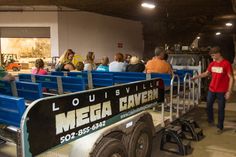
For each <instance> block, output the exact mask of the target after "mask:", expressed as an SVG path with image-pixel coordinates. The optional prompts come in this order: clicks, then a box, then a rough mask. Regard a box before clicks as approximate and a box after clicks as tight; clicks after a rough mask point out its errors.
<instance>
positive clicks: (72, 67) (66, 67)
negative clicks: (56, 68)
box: [61, 63, 75, 71]
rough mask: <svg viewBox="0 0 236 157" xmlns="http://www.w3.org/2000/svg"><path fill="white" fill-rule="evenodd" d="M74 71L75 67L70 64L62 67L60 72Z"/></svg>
mask: <svg viewBox="0 0 236 157" xmlns="http://www.w3.org/2000/svg"><path fill="white" fill-rule="evenodd" d="M72 70H75V66H74V64H72V63H67V64H65V65H64V66H63V67H62V70H61V71H72Z"/></svg>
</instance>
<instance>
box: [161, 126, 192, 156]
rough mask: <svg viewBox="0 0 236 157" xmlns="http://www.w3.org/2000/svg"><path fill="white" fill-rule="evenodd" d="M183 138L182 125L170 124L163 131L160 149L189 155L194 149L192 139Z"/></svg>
mask: <svg viewBox="0 0 236 157" xmlns="http://www.w3.org/2000/svg"><path fill="white" fill-rule="evenodd" d="M183 138H184V134H183V131H182V128H181V126H177V125H169V126H167V127H166V129H165V130H164V131H163V133H162V136H161V145H160V149H161V150H163V151H168V152H172V153H176V154H179V155H187V154H189V153H190V152H191V150H192V147H191V141H189V140H187V139H183Z"/></svg>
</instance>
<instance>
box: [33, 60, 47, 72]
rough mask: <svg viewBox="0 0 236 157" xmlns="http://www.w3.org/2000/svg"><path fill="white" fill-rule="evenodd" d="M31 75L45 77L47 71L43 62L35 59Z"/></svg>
mask: <svg viewBox="0 0 236 157" xmlns="http://www.w3.org/2000/svg"><path fill="white" fill-rule="evenodd" d="M32 74H38V75H47V74H48V73H47V71H46V70H45V69H44V62H43V60H42V59H36V61H35V69H33V70H32Z"/></svg>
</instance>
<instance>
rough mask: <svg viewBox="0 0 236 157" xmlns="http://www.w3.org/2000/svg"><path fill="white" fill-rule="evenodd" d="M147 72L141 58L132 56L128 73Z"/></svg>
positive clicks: (127, 69)
mask: <svg viewBox="0 0 236 157" xmlns="http://www.w3.org/2000/svg"><path fill="white" fill-rule="evenodd" d="M144 70H145V65H144V64H143V63H141V61H140V59H139V57H137V56H132V57H131V59H130V64H129V65H127V67H126V71H127V72H143V71H144Z"/></svg>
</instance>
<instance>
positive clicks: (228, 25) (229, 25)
mask: <svg viewBox="0 0 236 157" xmlns="http://www.w3.org/2000/svg"><path fill="white" fill-rule="evenodd" d="M225 25H226V26H227V27H231V26H233V24H232V23H230V22H228V23H226V24H225Z"/></svg>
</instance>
